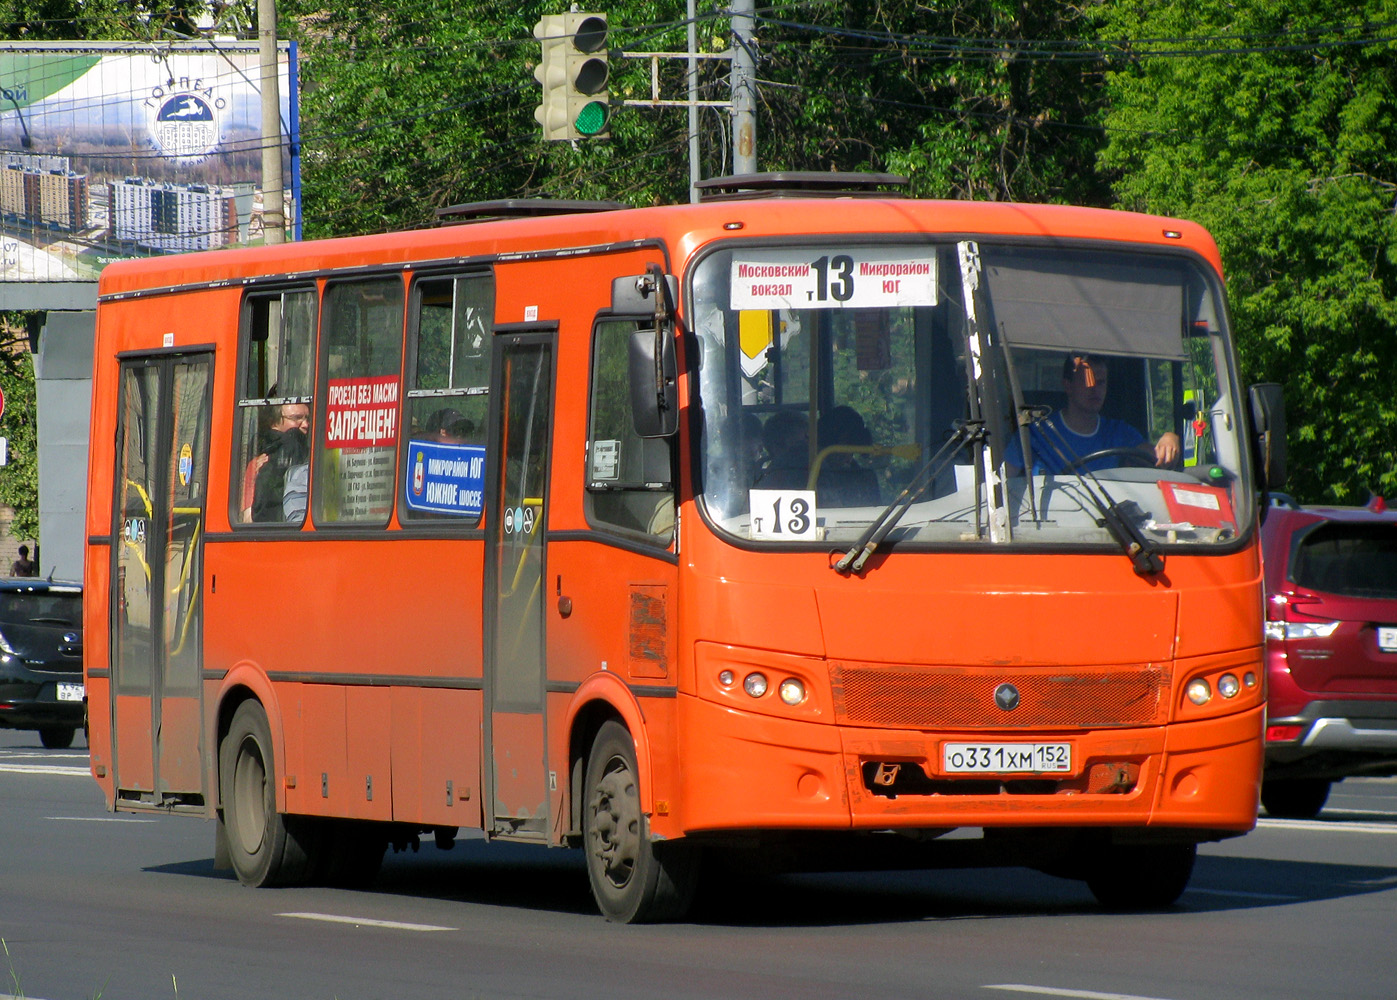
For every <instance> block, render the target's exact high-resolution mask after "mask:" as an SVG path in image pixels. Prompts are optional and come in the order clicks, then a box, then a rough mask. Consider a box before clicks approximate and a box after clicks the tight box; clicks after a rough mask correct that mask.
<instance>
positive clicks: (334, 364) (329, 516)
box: [311, 276, 404, 525]
mask: <svg viewBox="0 0 1397 1000" xmlns="http://www.w3.org/2000/svg"><path fill="white" fill-rule="evenodd" d="M403 299H404V296H403V282H402V279H401V278H398V277H396V276H395V277H392V278H387V279H384V278H375V279H373V280H367V281H345V282H342V283H340V284H334V285H330V286H328V287H327V288H326V289H325V307H324V308H325V317H324V321H323V322H322V324H321V347H320V357H321V361H320V387H321V398H322V402H321V409H322V412H323V413H324V421H323V430H320V431H317V433H316V434H315V447H314V448H313V449H312V451H313V452H314V453H315V460H314V462H313V464H312V466H311V472H312V479H313V483H312V490H311V503H312V510H313V511H314V513H315V521H316V523H317V524H333V523H341V524H345V523H348V524H359V525H364V524H380V525H382V524H387V523H388V516H389V514H390V513H392V510H393V483H394V473H395V464H396V459H397V455H398V421H399V417H400V415H401V412H402V407H401V405H400V401H399V398H398V395H399V392H398V390H399V383H400V379H401V375H402V353H403Z"/></svg>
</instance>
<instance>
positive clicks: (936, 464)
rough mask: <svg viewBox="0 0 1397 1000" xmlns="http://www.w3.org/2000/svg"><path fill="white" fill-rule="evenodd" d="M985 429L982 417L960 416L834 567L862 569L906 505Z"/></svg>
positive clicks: (845, 570)
mask: <svg viewBox="0 0 1397 1000" xmlns="http://www.w3.org/2000/svg"><path fill="white" fill-rule="evenodd" d="M984 431H985V428H984V424H983V423H981V422H980V421H970V420H957V421H956V422H955V433H953V434H952V435H951V436H950V437H949V438H947V440H946V443H945V444H943V445H942V446H941V447H940V448H938V449H937V450H936V454H935V455H932V456H931V458H930V459H928V460H927V463H926V464H925V465H923V466H922V467H921V468H920V469H918V470H917V474H916V475H914V476H913V477H912V479H911V480H910V481H909V482H908V483H907V485H906V486H904V487H903V489H902V492H901V493H899V494H898V495H897V497H896V498H895V499H894V500H893V502H892V503H890V504H888V505H887V506H886V507H884V508H883V512H882V513H881V514H879V515H878V516H877V517H876V518H874V519H873V523H872V524H870V525H869V526H868V527H867V529H865V530H864V533H863V534H862V535H860V536H859V540H858V541H857V542H855V543H854V545H853V547H852V548H850V549H849V551H848V552H845V553H844V555H843V556H841V557H840V558H839V561H838V562H836V563H835V564H834V567H833V568H834V570H835V572H837V573H843V574H846V575H847V574H849V573H858V572H861V571H862V570H863V567H864V564H865V563H867V562H868V559H869V557H870V556H871V555H873V553H874V552H875V551H876V550H877V548H878V546H879V545H881V544H882V543H883V540H884V539H885V538H887V537H888V532H890V531H892V530H893V528H895V527H897V522H898V521H900V520H902V515H903V514H905V513H907V508H908V507H911V506H912V504H914V503H916V502H917V500H918V499H919V498H920V497H921V495H922V494H923V493H925V492H926V491H927V488H928V487H929V486H931V484H932V482H934V481H935V479H936V476H937V474H938V473H939V472H940V471H941V470H942V468H944V467H945V465H946V463H947V462H949V461H950V460H951V457H952V456H953V455H955V453H956V451H957V449H959V448H960V447H961V446H962V445H964V444H966V443H967V442H969V441H972V440H975V439H976V438H978V437H980V436H982V435H983V434H984Z"/></svg>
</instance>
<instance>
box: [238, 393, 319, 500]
mask: <svg viewBox="0 0 1397 1000" xmlns="http://www.w3.org/2000/svg"><path fill="white" fill-rule="evenodd" d="M288 405H300V406H302V407H303V408H304V406H303V404H288ZM293 419H294V418H293ZM307 422H308V421H307ZM258 459H260V465H259V467H258V469H257V476H256V478H255V479H254V480H253V488H252V506H251V511H250V513H251V518H250V519H251V520H252V521H257V522H261V521H281V520H283V519H284V516H285V515H284V513H283V506H282V505H283V497H284V496H285V493H286V474H287V472H288V471H289V470H291V469H293V468H295V467H296V466H298V465H302V464H305V463H308V462H309V461H310V442H309V440H308V438H307V437H306V432H305V431H304V430H302V429H301V426H300V424H299V423H297V422H293V424H292V426H290V427H285V428H283V429H282V430H279V431H273V432H271V433H269V434H267V435H266V437H265V439H264V446H263V451H262V454H261V455H259V456H258ZM258 459H254V461H257V460H258Z"/></svg>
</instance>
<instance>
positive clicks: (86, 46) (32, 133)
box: [0, 40, 300, 282]
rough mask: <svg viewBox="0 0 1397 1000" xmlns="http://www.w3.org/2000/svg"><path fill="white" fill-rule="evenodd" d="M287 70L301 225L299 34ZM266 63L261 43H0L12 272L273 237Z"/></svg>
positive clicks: (78, 275) (291, 179)
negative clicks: (265, 139) (268, 232)
mask: <svg viewBox="0 0 1397 1000" xmlns="http://www.w3.org/2000/svg"><path fill="white" fill-rule="evenodd" d="M278 71H279V77H280V83H279V89H280V97H281V133H282V136H283V157H282V188H283V192H284V194H283V211H284V213H285V218H286V219H287V222H288V225H289V226H290V227H291V229H292V234H296V233H299V228H300V227H299V218H300V213H299V211H298V209H299V191H300V185H299V179H300V178H299V171H298V163H299V161H298V160H297V158H296V157H295V156H292V155H288V151H293V150H295V149H296V145H295V139H296V136H297V125H296V101H295V92H296V91H295V87H296V67H295V48H294V46H292V45H289V44H287V43H283V44H282V45H281V46H280V47H279V49H278ZM260 76H261V71H260V69H259V65H258V53H257V43H256V42H236V41H219V40H213V41H199V42H176V43H160V44H156V45H152V44H149V43H147V44H145V45H140V44H137V43H130V42H109V43H108V42H48V43H27V44H19V43H0V282H16V281H19V282H36V281H39V282H42V281H93V280H96V277H97V273H98V272H99V271H100V270H101V269H102V268H103V267H104V266H105V265H106V264H108V263H110V262H111V261H113V260H117V259H119V258H122V257H132V256H140V255H150V254H164V253H179V252H182V251H189V250H211V249H215V248H218V247H224V246H232V245H235V244H242V243H258V242H261V240H262V217H263V199H262V112H261V93H260V86H259V81H260Z"/></svg>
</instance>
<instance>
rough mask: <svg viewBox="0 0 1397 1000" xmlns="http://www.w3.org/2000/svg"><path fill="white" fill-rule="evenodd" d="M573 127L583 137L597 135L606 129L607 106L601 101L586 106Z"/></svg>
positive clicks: (578, 114)
mask: <svg viewBox="0 0 1397 1000" xmlns="http://www.w3.org/2000/svg"><path fill="white" fill-rule="evenodd" d="M572 127H573V128H575V129H577V131H579V132H581V133H582V134H583V135H596V134H597V133H598V132H600V131H601V130H602V129H604V128H606V105H605V104H603V103H602V102H601V101H592V102H590V103H588V104H586V105H584V106H583V108H582V110H581V111H579V112H578V113H577V117H576V118H575V119H574V120H573V123H572Z"/></svg>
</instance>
